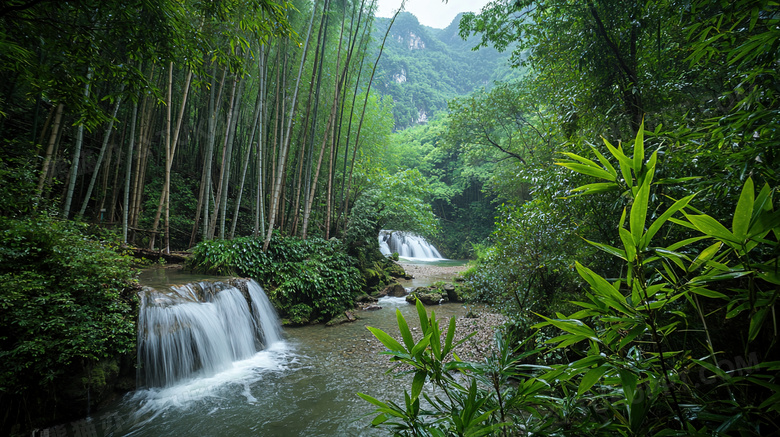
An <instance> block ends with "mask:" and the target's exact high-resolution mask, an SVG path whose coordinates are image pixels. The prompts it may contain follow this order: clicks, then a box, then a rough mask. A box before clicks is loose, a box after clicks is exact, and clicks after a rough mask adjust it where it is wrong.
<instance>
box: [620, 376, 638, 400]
mask: <svg viewBox="0 0 780 437" xmlns="http://www.w3.org/2000/svg"><path fill="white" fill-rule="evenodd" d="M618 373H619V374H620V385H621V386H622V387H623V394H624V395H625V396H626V401H627V404H628V405H629V406H630V405H631V404H633V403H634V395H635V394H636V382H637V375H636V374H635V373H634V372H630V371H628V370H625V369H618Z"/></svg>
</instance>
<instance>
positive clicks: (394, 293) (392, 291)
mask: <svg viewBox="0 0 780 437" xmlns="http://www.w3.org/2000/svg"><path fill="white" fill-rule="evenodd" d="M385 290H387V296H391V297H404V296H406V289H405V288H404V286H403V285H401V284H393V285H389V286H388V287H387V288H385Z"/></svg>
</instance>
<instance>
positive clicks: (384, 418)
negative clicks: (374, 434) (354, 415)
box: [371, 413, 390, 426]
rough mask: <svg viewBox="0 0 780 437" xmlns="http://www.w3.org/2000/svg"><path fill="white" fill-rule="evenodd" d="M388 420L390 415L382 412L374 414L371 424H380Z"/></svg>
mask: <svg viewBox="0 0 780 437" xmlns="http://www.w3.org/2000/svg"><path fill="white" fill-rule="evenodd" d="M388 420H390V416H389V415H387V414H385V413H382V414H380V415H378V416H376V417H375V418H374V420H372V421H371V426H378V425H381V424H383V423H385V422H387V421H388Z"/></svg>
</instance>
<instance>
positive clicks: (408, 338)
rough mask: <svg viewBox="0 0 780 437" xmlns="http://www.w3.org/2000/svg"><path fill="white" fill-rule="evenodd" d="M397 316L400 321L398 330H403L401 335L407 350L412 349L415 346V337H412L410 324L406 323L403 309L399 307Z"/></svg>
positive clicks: (396, 311)
mask: <svg viewBox="0 0 780 437" xmlns="http://www.w3.org/2000/svg"><path fill="white" fill-rule="evenodd" d="M395 318H396V320H397V321H398V330H399V331H401V337H402V338H403V340H404V344H405V345H406V350H408V351H411V350H412V348H413V347H414V338H413V337H412V332H411V331H410V330H409V325H407V324H406V319H405V318H404V315H403V314H401V310H399V309H397V308H396V310H395Z"/></svg>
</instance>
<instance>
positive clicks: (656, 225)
mask: <svg viewBox="0 0 780 437" xmlns="http://www.w3.org/2000/svg"><path fill="white" fill-rule="evenodd" d="M694 196H695V194H691V195H690V196H686V197H683V198H682V199H680V200H678V201H676V202H674V203H673V204H672V206H670V207H669V208H668V209H667V210H666V211H664V213H663V214H661V216H660V217H658V218H657V219H655V221H654V222H653V223H652V224H651V225H650V227H649V228H647V234H646V236H645V239H646V240H647V241H646V243H647V244H650V241H651V240H652V239H653V237H654V236H655V234H656V233H657V232H658V231H659V230H660V229H661V226H663V224H664V223H666V221H667V220H669V217H671V216H672V215H673V214H674V213H675V212H677V211H679V210H681V209H683V208H685V206H686V205H688V203H689V202H690V201H691V199H693V197H694Z"/></svg>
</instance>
